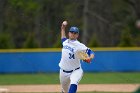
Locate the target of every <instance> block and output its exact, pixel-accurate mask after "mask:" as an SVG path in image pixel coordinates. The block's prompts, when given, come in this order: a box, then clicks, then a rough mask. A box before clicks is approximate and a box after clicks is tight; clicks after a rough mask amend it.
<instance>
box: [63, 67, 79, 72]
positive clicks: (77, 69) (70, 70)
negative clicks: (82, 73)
mask: <svg viewBox="0 0 140 93" xmlns="http://www.w3.org/2000/svg"><path fill="white" fill-rule="evenodd" d="M78 69H80V67H78V68H76V69H75V70H78ZM73 71H74V70H70V71H66V70H63V72H65V73H71V72H73Z"/></svg>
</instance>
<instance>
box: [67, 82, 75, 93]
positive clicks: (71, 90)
mask: <svg viewBox="0 0 140 93" xmlns="http://www.w3.org/2000/svg"><path fill="white" fill-rule="evenodd" d="M76 91H77V85H76V84H71V85H70V89H69V92H68V93H76Z"/></svg>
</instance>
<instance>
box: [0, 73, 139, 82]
mask: <svg viewBox="0 0 140 93" xmlns="http://www.w3.org/2000/svg"><path fill="white" fill-rule="evenodd" d="M113 83H115V84H118V83H124V84H127V83H140V73H139V72H135V73H85V74H84V76H83V78H82V80H81V81H80V84H113ZM15 84H59V74H58V73H46V74H41V73H40V74H0V85H15Z"/></svg>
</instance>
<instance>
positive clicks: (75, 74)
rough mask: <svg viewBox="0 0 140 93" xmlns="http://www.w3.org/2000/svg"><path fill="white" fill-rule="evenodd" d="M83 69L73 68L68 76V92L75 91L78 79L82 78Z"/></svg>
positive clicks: (74, 92) (72, 92) (73, 92)
mask: <svg viewBox="0 0 140 93" xmlns="http://www.w3.org/2000/svg"><path fill="white" fill-rule="evenodd" d="M82 76H83V70H82V69H81V68H80V69H78V70H75V71H74V72H73V73H72V74H71V76H70V88H69V92H68V93H76V91H77V86H78V83H79V81H80V80H81V79H82Z"/></svg>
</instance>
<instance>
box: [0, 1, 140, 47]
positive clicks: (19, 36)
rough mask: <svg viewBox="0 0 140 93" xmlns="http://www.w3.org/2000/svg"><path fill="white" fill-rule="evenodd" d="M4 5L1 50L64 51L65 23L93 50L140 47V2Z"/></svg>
mask: <svg viewBox="0 0 140 93" xmlns="http://www.w3.org/2000/svg"><path fill="white" fill-rule="evenodd" d="M0 2H1V3H0V48H47V47H61V40H60V27H61V23H62V22H63V20H67V21H68V22H69V25H68V27H67V30H69V27H70V26H77V27H79V29H80V37H79V40H80V41H81V42H83V43H85V44H87V45H88V46H90V47H106V46H107V47H109V46H111V47H112V46H114V47H116V46H122V47H125V46H127V47H128V46H140V29H138V28H136V26H135V22H136V20H139V19H140V12H139V9H140V1H139V0H87V1H86V2H87V3H86V4H85V0H56V1H53V0H0ZM85 9H86V10H85ZM85 18H86V20H84V19H85ZM85 34H86V35H85Z"/></svg>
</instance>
